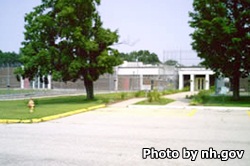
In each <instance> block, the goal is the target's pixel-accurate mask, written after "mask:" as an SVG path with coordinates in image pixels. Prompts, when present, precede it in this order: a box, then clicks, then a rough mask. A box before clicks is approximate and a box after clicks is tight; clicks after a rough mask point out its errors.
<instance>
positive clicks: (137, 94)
mask: <svg viewBox="0 0 250 166" xmlns="http://www.w3.org/2000/svg"><path fill="white" fill-rule="evenodd" d="M145 96H146V91H142V90H140V91H137V92H136V93H135V97H145Z"/></svg>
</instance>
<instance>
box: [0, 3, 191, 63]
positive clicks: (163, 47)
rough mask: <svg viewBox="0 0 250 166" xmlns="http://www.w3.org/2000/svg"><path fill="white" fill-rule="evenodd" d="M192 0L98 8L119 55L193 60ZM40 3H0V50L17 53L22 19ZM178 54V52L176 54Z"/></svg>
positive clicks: (116, 4)
mask: <svg viewBox="0 0 250 166" xmlns="http://www.w3.org/2000/svg"><path fill="white" fill-rule="evenodd" d="M192 2H193V1H192V0H102V1H101V5H100V6H99V7H98V10H99V12H100V15H101V18H102V21H103V24H104V26H105V27H106V28H110V29H112V30H116V29H118V31H119V35H120V42H121V43H123V44H120V45H118V46H116V48H118V49H119V51H120V52H131V51H136V50H149V51H150V52H154V53H156V54H157V55H158V56H159V58H160V59H161V60H166V59H176V60H181V59H191V61H192V62H190V63H195V62H194V61H193V60H192V59H195V58H196V57H195V56H194V54H193V53H190V52H188V51H187V50H191V49H192V48H191V45H190V43H191V42H192V40H191V37H190V36H189V34H190V33H192V31H193V30H192V29H191V28H190V27H189V24H188V21H189V20H190V18H189V17H188V12H189V11H192ZM39 4H40V0H22V1H20V0H0V50H2V51H15V52H19V48H20V47H21V42H22V41H23V32H24V16H25V13H28V12H30V11H31V10H32V8H33V7H35V6H37V5H39ZM177 52H178V53H177Z"/></svg>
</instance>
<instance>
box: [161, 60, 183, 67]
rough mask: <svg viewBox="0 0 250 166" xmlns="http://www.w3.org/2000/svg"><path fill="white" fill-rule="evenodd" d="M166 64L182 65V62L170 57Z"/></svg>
mask: <svg viewBox="0 0 250 166" xmlns="http://www.w3.org/2000/svg"><path fill="white" fill-rule="evenodd" d="M164 64H165V65H169V66H182V65H181V64H179V62H178V61H176V60H173V59H169V60H167V61H165V62H164Z"/></svg>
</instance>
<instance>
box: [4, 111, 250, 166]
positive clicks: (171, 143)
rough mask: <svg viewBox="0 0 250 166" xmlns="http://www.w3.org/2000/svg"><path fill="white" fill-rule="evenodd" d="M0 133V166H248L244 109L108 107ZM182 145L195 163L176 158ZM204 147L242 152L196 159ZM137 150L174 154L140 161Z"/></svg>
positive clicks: (249, 138)
mask: <svg viewBox="0 0 250 166" xmlns="http://www.w3.org/2000/svg"><path fill="white" fill-rule="evenodd" d="M0 135H1V137H0V143H1V144H0V165H4V166H16V165H21V166H29V165H30V166H34V165H36V166H45V165H46V166H47V165H51V166H52V165H53V166H56V165H58V166H64V165H65V166H66V165H67V166H68V165H70V166H71V165H72V166H74V165H77V166H100V165H105V166H106V165H107V166H109V165H110V166H118V165H122V166H123V165H124V166H128V165H136V166H138V165H139V166H147V165H148V166H149V165H150V166H151V165H153V166H154V165H156V166H157V165H176V166H178V165H197V166H198V165H199V166H202V165H232V166H235V165H237V166H249V165H250V116H249V115H248V114H247V112H246V111H234V110H227V111H220V110H193V109H166V108H148V109H147V108H141V109H140V108H119V107H109V108H103V109H99V110H96V111H91V112H87V113H82V114H78V115H74V116H71V117H67V118H63V119H59V120H54V121H50V122H46V123H39V124H11V125H0ZM183 147H186V148H187V149H188V150H199V151H198V155H197V156H196V161H191V159H182V149H183ZM210 147H211V148H213V150H216V151H217V152H218V154H219V153H220V152H221V151H222V150H245V152H244V155H243V158H242V159H228V161H221V159H201V150H208V149H209V148H210ZM143 148H155V150H158V151H160V150H163V151H161V152H162V153H161V154H160V155H161V156H163V155H166V154H164V151H165V152H166V149H167V148H170V149H168V152H169V151H170V150H178V151H179V152H180V153H179V155H180V156H179V158H178V159H168V158H165V159H150V158H149V157H150V156H148V157H147V159H142V149H143ZM172 152H173V151H172ZM175 152H177V151H175ZM212 154H213V152H212ZM155 155H156V154H155ZM168 155H170V154H168ZM172 155H173V154H172ZM226 155H227V154H226V153H225V154H223V156H224V158H225V157H226ZM230 155H231V157H234V156H232V155H234V153H233V152H231V154H230ZM227 156H228V158H229V154H228V155H227ZM163 157H164V156H163ZM168 157H169V156H168Z"/></svg>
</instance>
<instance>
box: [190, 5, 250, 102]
mask: <svg viewBox="0 0 250 166" xmlns="http://www.w3.org/2000/svg"><path fill="white" fill-rule="evenodd" d="M193 7H194V12H191V13H190V17H191V19H192V20H191V21H190V26H191V27H193V28H194V32H193V33H192V34H191V36H192V38H193V43H192V46H193V49H194V50H196V51H197V53H198V56H199V57H201V58H202V59H203V60H204V61H203V63H202V64H203V65H205V66H206V67H209V68H211V69H212V70H214V71H215V72H216V73H217V74H218V75H223V76H226V77H229V78H230V79H231V80H232V85H233V97H234V99H236V100H237V99H239V79H240V77H247V76H248V75H249V72H250V1H246V0H220V1H218V0H194V2H193Z"/></svg>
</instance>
